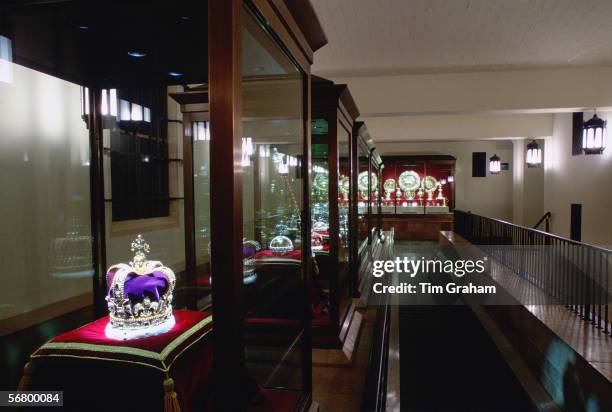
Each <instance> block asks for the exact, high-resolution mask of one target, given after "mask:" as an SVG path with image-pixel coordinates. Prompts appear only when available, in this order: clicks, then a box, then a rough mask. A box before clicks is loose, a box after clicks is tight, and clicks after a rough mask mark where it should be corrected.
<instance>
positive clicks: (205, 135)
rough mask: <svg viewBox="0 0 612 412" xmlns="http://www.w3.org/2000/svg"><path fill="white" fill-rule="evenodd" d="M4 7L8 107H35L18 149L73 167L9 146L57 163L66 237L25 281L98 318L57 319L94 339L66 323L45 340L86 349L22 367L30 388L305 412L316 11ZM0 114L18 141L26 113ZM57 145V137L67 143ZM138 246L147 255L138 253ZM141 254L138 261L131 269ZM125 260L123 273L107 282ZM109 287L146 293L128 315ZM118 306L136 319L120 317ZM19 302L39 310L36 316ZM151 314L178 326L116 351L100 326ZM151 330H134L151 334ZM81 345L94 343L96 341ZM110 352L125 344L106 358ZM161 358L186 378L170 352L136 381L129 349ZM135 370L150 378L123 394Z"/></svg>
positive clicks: (257, 5)
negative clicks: (40, 148) (108, 389)
mask: <svg viewBox="0 0 612 412" xmlns="http://www.w3.org/2000/svg"><path fill="white" fill-rule="evenodd" d="M2 12H3V15H2V21H1V22H0V23H1V24H2V26H1V27H0V29H1V30H2V32H0V45H1V48H2V52H3V53H2V60H1V61H0V63H1V65H0V69H1V70H0V84H2V87H1V88H0V96H1V97H2V101H7V102H9V101H12V102H15V103H17V102H21V101H25V100H23V99H24V97H27V99H29V100H28V101H30V100H31V102H30V103H29V104H30V105H31V106H32V107H42V108H44V110H42V111H35V113H32V116H33V117H35V118H31V119H30V120H29V121H30V124H38V123H40V124H44V128H42V129H43V130H41V132H40V133H38V132H29V134H28V136H29V137H28V138H29V139H31V140H32V142H25V141H23V140H22V142H24V143H23V144H26V143H27V144H28V145H29V144H30V143H32V147H35V146H36V145H37V144H39V143H40V142H47V141H48V142H54V145H55V146H53V147H52V148H49V149H45V151H44V152H47V153H48V154H49V155H53V156H56V154H59V153H60V152H65V153H66V154H67V155H66V156H67V157H66V158H61V156H59V155H58V157H57V159H58V160H57V161H55V160H54V161H49V160H42V159H43V157H39V155H38V154H37V155H36V157H34V153H36V152H34V151H31V150H30V148H29V147H19V153H20V155H19V156H20V158H23V157H25V158H26V159H27V160H25V162H27V161H29V157H28V156H30V155H31V156H32V160H36V161H37V162H36V163H40V164H44V165H49V164H53V165H56V166H57V167H58V169H61V170H60V172H59V173H57V175H56V179H59V180H57V181H58V182H60V184H59V185H58V187H56V188H55V189H56V193H55V194H54V196H55V197H57V198H58V199H59V202H57V204H55V203H54V204H52V205H51V207H52V209H50V210H51V212H49V222H50V224H46V223H45V224H44V225H43V226H44V227H47V226H48V227H50V228H53V231H54V232H58V233H65V235H59V236H58V235H57V234H55V233H54V234H53V236H51V237H50V238H49V239H47V237H48V236H47V234H42V233H41V234H40V239H39V241H38V243H40V245H42V246H41V247H42V249H41V250H44V253H42V254H41V253H38V252H37V253H36V255H37V256H39V255H40V256H47V254H51V255H52V256H49V259H48V260H49V261H50V262H53V263H52V265H51V266H52V267H51V269H52V270H50V271H48V272H47V271H46V269H44V270H43V272H41V273H38V274H32V276H34V275H36V278H37V279H38V278H46V277H47V276H49V277H52V281H51V282H46V283H44V282H43V283H44V284H45V285H46V284H48V289H47V286H43V287H42V289H41V290H40V291H34V290H30V291H28V293H32V294H33V295H36V296H42V295H46V296H48V300H49V302H46V301H45V302H46V303H49V304H51V305H52V306H53V307H54V308H55V309H54V310H55V312H54V313H56V315H55V316H60V315H64V313H59V312H58V308H61V307H62V305H65V302H63V301H60V302H58V301H57V299H56V297H57V296H60V297H65V298H68V301H69V302H72V303H71V304H72V306H70V308H72V309H69V310H75V309H83V308H91V307H92V306H93V308H94V309H95V316H92V315H89V314H88V315H86V316H85V315H83V316H79V317H75V316H72V315H71V316H66V321H64V320H63V319H62V321H61V322H59V323H57V324H61V325H62V328H63V329H64V330H68V329H71V328H74V327H77V326H82V324H83V323H87V322H88V321H91V320H94V319H93V318H94V317H97V318H99V319H98V320H97V321H96V322H94V323H92V324H90V325H88V328H94V329H95V330H93V329H92V333H93V334H92V335H91V336H83V334H82V330H80V329H78V328H77V329H75V330H73V331H72V332H68V333H67V334H62V335H59V336H57V337H55V338H54V339H55V341H56V342H63V343H62V344H61V345H63V344H64V343H66V342H70V343H71V345H69V346H71V347H76V346H75V345H77V346H78V345H82V344H85V345H91V346H86V347H87V348H88V349H90V350H91V351H87V353H85V352H81V353H73V354H71V353H63V354H62V355H58V353H56V352H53V351H54V350H56V349H57V348H54V347H53V345H51V346H47V347H45V348H41V349H40V350H42V351H41V352H37V353H38V354H40V355H41V357H36V358H35V359H33V360H32V362H36V363H37V365H36V366H35V367H33V368H26V375H27V376H26V378H27V379H23V380H22V382H23V384H24V385H29V387H28V388H26V387H23V389H31V390H45V389H52V388H53V389H57V390H63V391H64V393H65V394H66V395H67V396H66V398H65V401H66V402H68V404H67V406H69V407H71V408H72V409H75V410H76V409H81V410H82V409H86V406H84V405H79V404H78V401H79V400H83V401H86V400H87V399H89V401H91V400H92V399H95V396H96V395H97V396H99V392H98V391H99V388H101V387H105V386H108V384H109V381H110V382H111V383H112V384H113V388H114V389H113V391H115V392H114V393H113V396H119V397H121V398H123V401H124V403H123V404H122V407H124V408H128V407H129V406H130V405H132V406H133V408H132V409H140V408H139V407H138V405H141V406H142V405H146V407H147V409H152V410H158V409H163V408H162V407H163V404H164V403H163V402H161V403H158V402H157V401H156V399H157V397H164V398H166V400H167V401H168V402H170V403H171V404H172V403H173V402H177V399H178V402H179V403H181V402H183V404H182V406H183V410H206V409H207V408H214V409H215V410H244V409H247V408H249V407H256V408H260V409H262V410H296V409H308V407H309V405H310V403H311V348H310V323H311V318H312V310H311V305H310V299H307V296H309V294H310V288H309V279H310V278H309V274H310V270H311V261H310V240H311V235H310V228H311V225H310V213H309V208H308V207H306V206H308V205H309V204H310V182H309V178H308V177H309V171H310V168H311V164H310V149H311V146H310V134H309V123H310V107H309V104H308V102H309V101H310V95H309V94H310V87H309V84H310V65H311V63H312V58H313V51H314V50H316V49H317V48H319V47H321V46H322V45H324V44H325V43H326V39H325V36H324V34H323V32H322V30H321V27H320V25H319V23H318V20H317V18H316V16H315V15H314V12H313V9H312V7H311V5H310V3H309V2H284V1H275V0H263V1H253V2H251V1H244V2H243V1H239V0H210V1H208V2H207V1H203V2H195V3H194V2H189V1H181V0H179V1H175V2H164V3H159V4H158V3H155V4H150V5H147V6H146V7H145V9H143V4H142V3H141V2H136V1H125V2H121V3H118V2H93V3H92V2H85V1H72V2H62V1H57V2H55V1H50V2H44V4H43V3H40V2H34V1H33V2H22V3H11V4H10V5H6V6H2ZM7 44H8V45H9V48H8V50H9V51H10V53H9V54H8V55H6V54H5V53H4V52H5V46H6V45H7ZM110 45H112V46H110ZM7 56H8V60H6V57H7ZM5 76H9V77H5ZM5 109H6V108H4V109H3V110H4V113H0V116H5V115H7V116H8V115H10V116H8V117H7V118H11V120H10V122H13V123H15V124H16V126H15V130H18V129H19V127H22V126H21V125H18V124H17V123H19V122H20V121H22V120H21V117H16V116H14V115H11V113H12V112H8V113H7V112H6V110H5ZM22 128H23V129H24V130H30V128H29V126H23V127H22ZM6 130H10V131H11V132H12V131H13V128H12V126H11V128H8V129H6ZM32 130H33V129H32ZM19 133H21V132H19ZM19 133H17V132H16V133H15V136H18V135H19ZM60 136H67V137H66V142H65V143H62V142H60V141H59V139H60ZM62 138H63V137H62ZM66 143H69V144H66ZM45 144H46V143H45ZM44 152H41V156H42V153H44ZM3 153H4V149H3ZM39 159H41V162H38V160H39ZM74 162H77V163H78V165H76V166H75V172H74V173H73V171H72V170H69V169H68V167H71V165H72V163H74ZM77 166H78V167H77ZM46 175H47V171H45V170H42V173H37V174H36V179H38V180H36V181H35V182H29V181H28V182H25V184H27V186H28V187H45V186H46V185H47V184H49V183H54V182H56V180H53V179H50V180H49V182H45V180H44V179H45V178H46V177H45V176H46ZM28 176H30V175H28ZM66 176H68V177H67V178H66ZM31 178H33V179H34V175H32V176H31ZM54 179H55V178H54ZM76 188H78V190H77V189H76ZM54 205H55V206H57V207H55V206H54ZM15 213H23V214H24V215H23V216H13V217H12V218H11V219H13V220H14V221H15V222H24V221H27V220H29V216H28V215H27V210H24V211H19V210H18V209H16V208H15ZM139 234H141V235H142V239H146V243H145V242H144V241H142V242H141V241H140V240H138V241H137V242H136V241H134V239H141V237H140V236H138V235H139ZM56 238H58V239H56ZM64 238H65V239H64ZM47 240H49V242H48V243H46V242H47ZM145 244H146V246H144V245H145ZM49 245H52V246H53V247H49ZM130 248H131V249H132V251H130ZM149 249H150V250H149ZM135 250H136V251H137V252H138V251H142V252H143V254H142V256H140V255H138V254H137V255H136V256H135V257H134V256H133V253H132V252H134V251H135ZM144 252H146V255H147V257H145V254H144ZM7 256H8V255H7ZM2 257H3V259H4V251H3V255H2ZM41 259H42V260H47V259H46V258H41ZM159 261H161V262H163V265H164V266H163V270H161V269H160V270H158V271H150V270H149V269H147V270H144V269H143V268H145V267H146V268H153V267H155V268H158V266H157V264H158V263H159ZM127 262H130V264H129V265H128V264H127ZM139 262H141V263H142V262H146V265H142V266H141V265H140V264H139ZM156 262H157V263H156ZM118 263H123V264H124V265H122V266H120V267H122V268H128V267H131V268H132V269H133V270H132V269H130V270H131V271H130V272H129V273H127V272H126V273H123V274H122V275H117V274H116V272H115V269H110V270H109V267H111V266H112V265H114V264H118ZM159 265H161V263H159ZM40 267H41V268H43V267H44V265H40ZM160 267H161V266H160ZM141 269H142V270H141ZM166 269H171V271H172V274H171V275H170V271H167V270H166ZM107 270H108V272H107ZM126 270H127V269H126ZM158 272H159V273H158ZM51 274H53V275H51ZM57 274H60V275H62V274H69V275H70V276H57ZM28 275H29V274H28ZM119 278H120V279H123V280H124V281H125V284H127V283H128V281H131V280H132V279H137V282H136V283H139V282H142V283H143V285H141V288H140V289H137V290H138V291H140V292H133V293H131V294H129V292H126V293H128V297H126V298H125V302H123V301H122V302H119V301H118V300H117V299H119V295H115V293H119V292H118V291H123V290H127V289H128V288H127V286H126V287H124V284H123V283H121V285H120V286H112V285H115V283H116V282H115V281H117V279H119ZM52 288H55V289H52ZM159 288H161V289H159ZM56 289H57V290H56ZM143 290H144V291H146V293H145V292H142V291H143ZM17 292H18V291H16V295H20V293H17ZM141 292H142V293H141ZM161 292H163V293H161ZM121 293H123V292H121ZM149 294H151V295H152V296H154V297H155V299H154V301H152V300H151V299H152V296H150V295H149ZM158 295H159V296H158ZM92 296H93V299H92ZM115 297H116V299H115ZM33 301H34V302H36V301H40V299H38V298H36V299H34V300H33ZM45 302H43V303H45ZM74 302H78V303H77V304H76V305H78V304H80V305H81V306H75V303H74ZM124 304H125V305H127V306H125V308H129V311H128V310H127V309H126V310H124V309H125V308H123V306H122V307H121V308H119V306H120V305H124ZM170 304H172V305H173V306H169V305H170ZM118 305H119V306H118ZM11 306H12V305H11ZM21 306H22V307H27V308H28V310H30V312H31V313H39V314H44V313H45V312H46V307H45V306H44V305H43V306H42V307H40V305H39V306H38V307H31V308H30V307H29V306H24V305H21ZM118 308H119V309H121V310H119V309H118ZM162 309H163V311H164V313H163V320H164V321H165V320H168V319H169V314H171V313H172V309H174V318H173V319H175V321H176V323H175V324H173V326H171V327H170V329H168V330H161V329H160V330H158V329H156V330H154V331H153V330H152V329H151V330H148V332H147V333H148V335H147V336H145V337H139V339H136V340H134V341H130V339H126V342H121V341H116V339H115V337H114V335H109V334H107V333H106V332H105V325H108V324H109V322H108V314H109V310H111V314H112V313H113V311H115V313H122V314H123V313H128V312H129V314H130V316H134V317H136V316H137V314H141V313H145V312H146V313H150V312H151V311H152V312H155V311H161V310H162ZM84 312H85V313H91V312H93V311H91V312H90V311H84ZM212 314H214V327H212V329H211V325H212V322H211V320H212ZM22 315H23V316H25V317H28V315H29V314H28V313H25V314H22ZM138 316H139V315H138ZM147 316H149V315H147ZM76 319H78V320H76ZM111 319H112V318H111ZM160 319H161V318H160ZM45 320H48V319H43V322H44V321H45ZM131 320H133V319H131V318H130V321H131ZM157 320H158V318H157V317H155V316H153V317H147V318H146V319H145V320H142V322H140V320H138V319H137V321H138V322H140V324H139V325H140V326H144V327H148V326H153V325H149V324H148V323H147V322H149V321H150V322H152V323H153V322H154V321H155V322H157ZM138 322H136V323H138ZM55 324H56V323H54V325H55ZM44 330H46V331H47V332H46V335H43V334H37V333H30V334H28V336H32V337H33V336H41V337H42V336H44V340H47V339H51V338H53V335H51V336H48V334H49V333H50V332H49V331H54V334H57V333H59V332H62V330H59V329H53V328H51V329H49V328H48V327H47V328H46V329H44ZM79 330H80V332H79ZM88 330H89V329H88ZM196 330H197V336H196V334H195V333H196V332H194V331H196ZM94 332H95V333H94ZM158 333H159V334H158ZM149 335H150V336H149ZM153 335H156V336H153ZM187 335H189V336H187ZM21 336H25V334H23V333H22V334H21ZM92 336H95V337H101V339H99V340H97V341H96V342H89V341H88V340H89V339H91V338H92ZM103 336H105V337H103ZM121 336H122V337H123V338H125V336H124V335H121ZM149 338H151V339H152V340H150V341H149V340H148V339H149ZM196 338H197V339H196ZM32 339H34V338H32ZM41 339H42V338H41ZM96 339H97V338H96ZM105 339H108V341H107V340H105ZM190 339H194V340H193V341H192V340H190ZM101 342H103V343H104V345H102V346H104V347H107V346H106V345H108V346H112V347H113V348H116V349H114V350H110V351H109V350H105V349H104V348H102V347H100V348H98V346H100V343H101ZM186 342H188V343H189V344H188V345H187V346H185V347H183V346H180V345H182V344H183V343H186ZM42 343H44V342H42V341H41V342H27V344H28V345H29V346H30V347H31V346H32V345H37V344H42ZM72 343H74V344H75V345H72ZM149 344H150V345H149ZM61 345H60V346H61ZM165 345H169V346H167V347H172V348H173V350H174V349H177V348H179V349H180V351H178V352H180V353H178V352H177V353H176V359H178V357H179V355H180V356H183V355H184V357H183V358H181V359H183V360H180V361H178V360H177V363H176V366H177V368H178V369H172V368H171V367H170V366H168V367H166V365H164V362H165V358H164V359H162V362H161V364H162V365H161V366H160V365H157V364H156V365H154V366H153V367H152V368H149V369H151V370H148V372H147V373H141V372H139V371H138V370H137V369H138V368H139V366H137V365H141V364H142V362H141V359H137V358H138V356H137V352H138V350H142V349H145V350H152V351H153V350H154V349H159V348H160V347H162V346H165ZM135 348H136V349H138V350H134V349H135ZM99 349H100V350H99ZM45 351H47V352H45ZM102 352H104V353H105V355H104V356H98V354H99V353H102ZM170 352H172V354H173V355H174V352H173V351H169V352H168V351H163V352H162V353H160V356H162V357H163V356H166V355H167V354H168V353H170ZM117 353H125V354H127V355H129V356H127V355H126V356H125V357H122V356H115V355H114V354H117ZM43 354H48V355H49V356H48V358H49V359H47V360H49V362H48V363H45V360H43V359H42V356H43ZM132 355H133V356H132ZM130 356H131V357H130ZM127 357H130V359H129V361H126V359H127ZM160 359H161V358H160ZM194 359H196V361H193V360H194ZM19 361H24V362H25V359H19ZM96 362H100V363H99V364H96V365H94V363H96ZM3 366H4V361H3ZM145 366H146V365H145ZM9 367H11V368H13V367H14V365H10V366H9ZM3 369H5V368H4V367H3ZM69 370H74V371H77V370H78V371H80V373H79V374H74V373H69V372H68V371H69ZM83 371H87V372H83ZM194 371H195V372H194ZM149 372H150V373H149ZM196 372H197V373H196ZM139 374H140V375H141V376H143V381H142V382H139V384H138V385H133V384H134V382H135V381H136V380H138V379H136V378H135V377H138V376H139ZM145 375H146V376H145ZM196 375H197V376H196ZM191 378H193V381H191ZM111 379H112V380H111ZM196 383H197V384H196ZM154 384H158V386H157V387H155V386H153V385H154ZM191 384H193V385H196V386H197V388H198V389H197V394H195V395H194V394H191V395H194V396H195V397H191V395H190V394H189V390H188V388H189V387H190V385H191ZM71 393H74V394H76V393H78V396H76V395H75V396H69V394H71ZM213 393H214V396H213ZM177 394H178V395H177ZM191 401H193V402H191ZM149 406H150V408H149Z"/></svg>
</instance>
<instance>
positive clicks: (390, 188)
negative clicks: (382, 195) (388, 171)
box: [383, 179, 396, 192]
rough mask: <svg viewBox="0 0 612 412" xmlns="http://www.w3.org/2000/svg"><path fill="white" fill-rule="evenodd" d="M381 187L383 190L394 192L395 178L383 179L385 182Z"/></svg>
mask: <svg viewBox="0 0 612 412" xmlns="http://www.w3.org/2000/svg"><path fill="white" fill-rule="evenodd" d="M383 187H384V189H385V191H387V192H394V191H395V187H396V186H395V179H387V180H385V183H384V184H383Z"/></svg>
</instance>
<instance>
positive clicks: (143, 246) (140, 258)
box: [130, 235, 150, 269]
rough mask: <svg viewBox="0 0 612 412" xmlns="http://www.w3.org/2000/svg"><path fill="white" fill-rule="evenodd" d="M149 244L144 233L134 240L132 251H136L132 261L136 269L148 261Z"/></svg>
mask: <svg viewBox="0 0 612 412" xmlns="http://www.w3.org/2000/svg"><path fill="white" fill-rule="evenodd" d="M149 250H150V248H149V244H148V243H147V242H146V241H145V240H144V238H143V237H142V235H138V236H137V237H136V239H134V240H133V241H132V245H131V251H132V252H134V261H132V262H130V263H131V264H132V266H134V267H135V268H136V269H140V268H143V267H144V265H145V262H146V261H147V253H149Z"/></svg>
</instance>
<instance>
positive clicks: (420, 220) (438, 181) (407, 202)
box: [380, 155, 455, 240]
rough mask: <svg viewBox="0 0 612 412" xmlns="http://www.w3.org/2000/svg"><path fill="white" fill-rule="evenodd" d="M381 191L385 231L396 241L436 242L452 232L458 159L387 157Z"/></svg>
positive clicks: (446, 157)
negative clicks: (391, 232)
mask: <svg viewBox="0 0 612 412" xmlns="http://www.w3.org/2000/svg"><path fill="white" fill-rule="evenodd" d="M384 164H385V167H384V169H383V173H382V182H381V188H380V190H381V191H382V192H383V193H384V194H383V196H382V200H381V203H382V205H381V209H380V212H381V214H382V215H383V227H385V228H389V227H391V226H393V227H394V228H395V238H396V239H399V240H402V239H414V240H435V239H437V232H438V231H439V230H450V229H451V228H452V210H453V208H454V205H455V182H454V174H455V158H454V157H452V156H447V155H423V156H385V157H384Z"/></svg>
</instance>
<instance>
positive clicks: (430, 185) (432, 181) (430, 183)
mask: <svg viewBox="0 0 612 412" xmlns="http://www.w3.org/2000/svg"><path fill="white" fill-rule="evenodd" d="M423 186H424V187H425V190H427V191H431V190H434V189H435V188H436V187H437V186H438V181H437V180H436V178H435V177H433V176H425V178H424V179H423Z"/></svg>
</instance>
